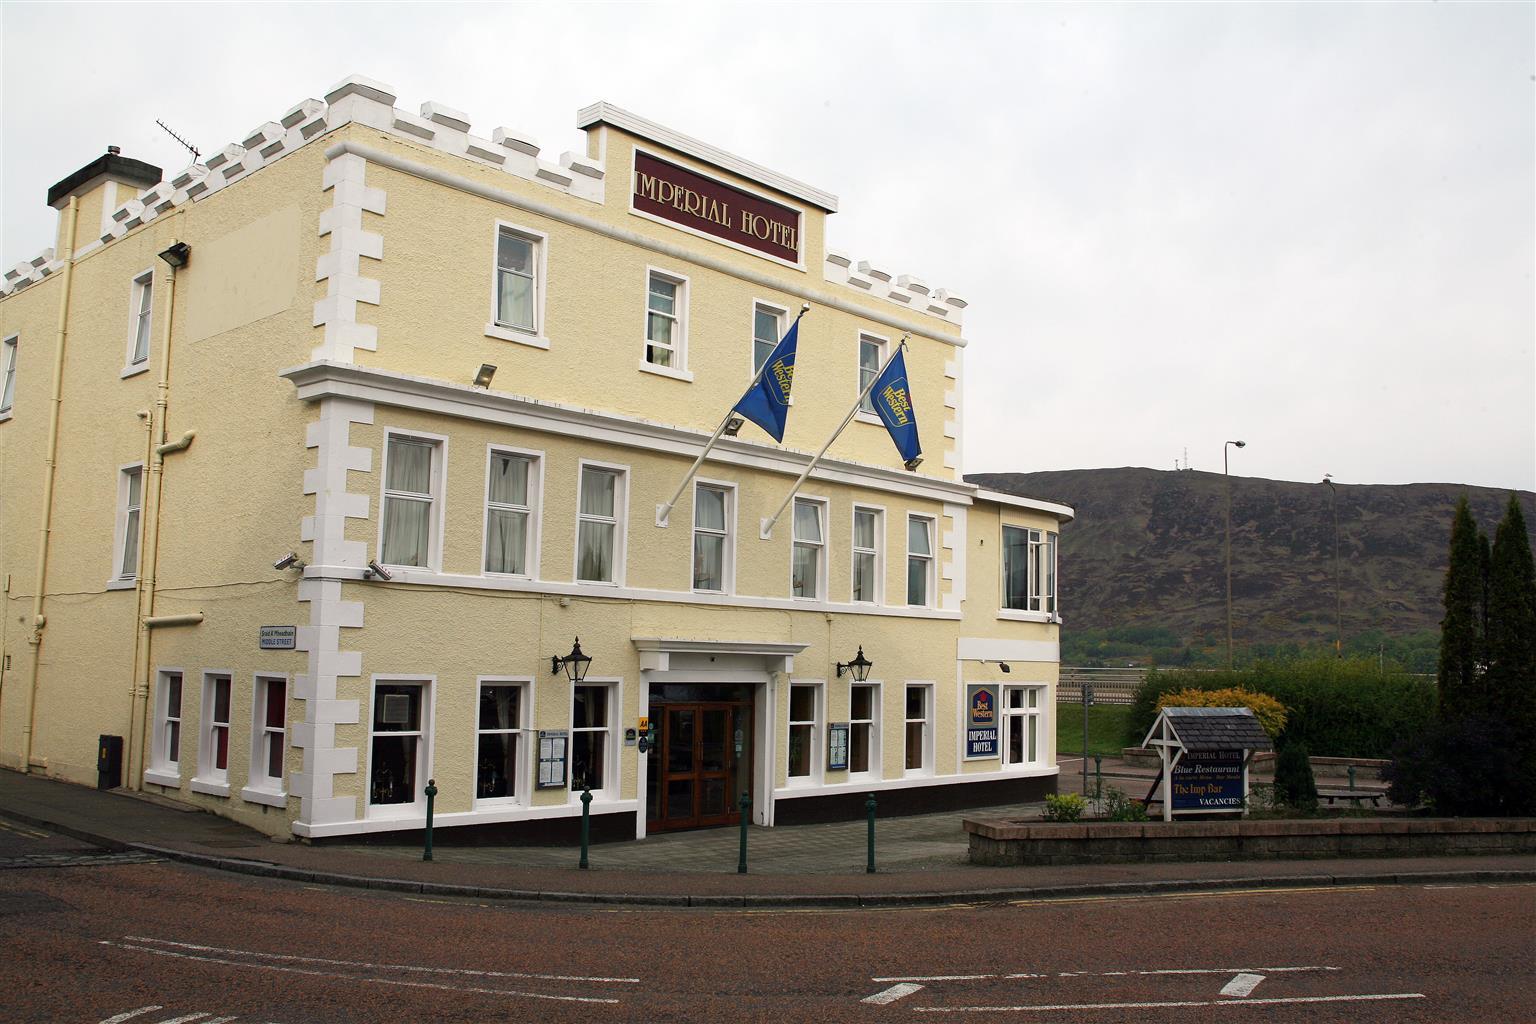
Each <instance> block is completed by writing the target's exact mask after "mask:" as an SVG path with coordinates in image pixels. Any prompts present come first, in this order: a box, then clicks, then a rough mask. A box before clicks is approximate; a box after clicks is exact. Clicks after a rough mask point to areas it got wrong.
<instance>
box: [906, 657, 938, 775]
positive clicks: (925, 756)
mask: <svg viewBox="0 0 1536 1024" xmlns="http://www.w3.org/2000/svg"><path fill="white" fill-rule="evenodd" d="M913 690H917V691H920V692H921V693H922V694H923V717H922V718H912V717H910V716H909V715H908V714H907V697H908V696H909V695H910V694H911V692H912V691H913ZM936 690H937V687H935V686H934V684H933V683H930V682H913V681H909V682H907V683H905V684H904V685H903V687H902V691H901V770H902V776H903V777H904V778H912V777H917V776H931V775H933V774H934V773H935V772H934V735H933V734H934V721H935V708H934V704H935V700H934V698H935V696H936ZM918 722H920V723H922V726H923V749H922V756H921V762H922V763H921V764H920V765H919V766H918V767H916V768H909V767H907V761H908V746H907V732H908V727H909V726H911V725H912V724H913V723H918Z"/></svg>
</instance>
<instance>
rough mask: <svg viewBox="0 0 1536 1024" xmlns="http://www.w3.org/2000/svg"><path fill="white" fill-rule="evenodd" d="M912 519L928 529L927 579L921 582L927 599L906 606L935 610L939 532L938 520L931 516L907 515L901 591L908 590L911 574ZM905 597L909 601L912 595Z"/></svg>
mask: <svg viewBox="0 0 1536 1024" xmlns="http://www.w3.org/2000/svg"><path fill="white" fill-rule="evenodd" d="M914 519H918V520H921V521H922V522H923V523H926V524H927V527H928V568H927V570H926V573H927V577H928V578H927V579H926V580H924V581H923V596H924V597H925V598H927V600H925V601H924V602H923V603H922V604H919V605H913V604H908V605H907V607H909V608H937V607H938V606H939V601H938V596H939V595H938V591H939V571H938V569H939V537H938V534H939V530H938V520H937V519H936V518H935V517H933V516H931V515H926V514H924V513H921V512H908V513H907V531H906V535H907V543H906V551H907V557H906V559H905V560H904V561H903V563H902V568H903V569H905V570H906V571H905V572H903V573H902V574H901V578H902V581H903V587H902V590H903V591H906V590H907V589H908V587H909V586H910V579H909V577H910V576H911V573H912V520H914ZM919 557H922V556H919ZM905 597H906V599H907V600H908V601H910V600H911V597H912V595H911V594H910V593H907V594H906V595H905Z"/></svg>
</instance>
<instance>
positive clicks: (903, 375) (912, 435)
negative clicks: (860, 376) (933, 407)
mask: <svg viewBox="0 0 1536 1024" xmlns="http://www.w3.org/2000/svg"><path fill="white" fill-rule="evenodd" d="M869 399H870V401H872V402H874V403H875V412H876V413H877V414H878V415H879V417H880V422H882V423H884V424H885V429H886V430H888V431H890V434H891V440H892V441H894V442H896V450H897V451H898V452H900V453H901V460H902V461H903V462H905V463H909V464H910V463H911V462H912V460H914V459H916V458H917V457H918V456H919V455H921V454H922V452H923V445H922V442H920V441H919V440H918V439H917V413H916V411H914V410H913V408H912V392H911V391H910V390H909V389H908V388H907V359H906V351H905V350H904V349H899V350H897V352H896V355H895V356H894V357H893V358H892V359H891V361H890V362H888V363H886V364H885V369H884V370H881V371H880V376H879V377H877V378H875V386H874V387H873V388H872V389H870V392H869Z"/></svg>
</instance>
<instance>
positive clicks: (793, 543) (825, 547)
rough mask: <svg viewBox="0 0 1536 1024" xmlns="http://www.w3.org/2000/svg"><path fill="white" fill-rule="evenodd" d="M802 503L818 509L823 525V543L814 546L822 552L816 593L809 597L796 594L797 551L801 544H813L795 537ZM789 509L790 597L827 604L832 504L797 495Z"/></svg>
mask: <svg viewBox="0 0 1536 1024" xmlns="http://www.w3.org/2000/svg"><path fill="white" fill-rule="evenodd" d="M802 502H804V503H805V504H807V505H814V506H815V507H816V509H817V513H816V514H817V516H818V518H819V521H820V523H821V542H820V544H817V545H813V546H815V547H816V548H817V550H818V551H819V552H820V557H819V558H818V559H817V568H816V593H815V594H812V595H811V596H809V597H806V596H804V595H800V594H796V593H795V549H796V548H797V547H799V546H800V545H801V544H811V542H810V541H802V540H800V539H799V537H797V536H796V535H795V522H796V519H797V518H798V517H797V516H796V515H795V509H797V508H798V507H799V506H800V504H801V503H802ZM789 508H790V516H789V597H790V600H792V601H814V602H817V603H821V604H825V603H826V602H827V601H828V600H829V598H828V596H827V580H828V578H829V577H828V569H827V563H828V562H830V561H831V556H832V544H831V539H830V538H829V537H828V536H827V530H828V529H829V528H830V526H831V518H832V516H831V503H830V502H829V501H828V500H827V499H826V498H823V497H819V496H817V495H813V494H797V495H795V498H794V500H793V501H791V502H790V505H789Z"/></svg>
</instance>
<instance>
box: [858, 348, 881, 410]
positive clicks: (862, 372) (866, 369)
mask: <svg viewBox="0 0 1536 1024" xmlns="http://www.w3.org/2000/svg"><path fill="white" fill-rule="evenodd" d="M884 355H885V342H884V341H883V340H881V339H880V338H875V337H871V336H870V335H868V334H861V335H859V394H861V395H864V397H863V398H862V399H860V400H859V411H860V412H865V413H869V414H870V415H871V416H873V415H874V414H875V402H874V399H873V398H872V397H871V396H869V395H867V394H864V392H865V389H866V388H868V387H869V386H870V385H871V384H873V383H874V380H875V377H877V376H878V375H879V373H880V360H881V357H882V356H884Z"/></svg>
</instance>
